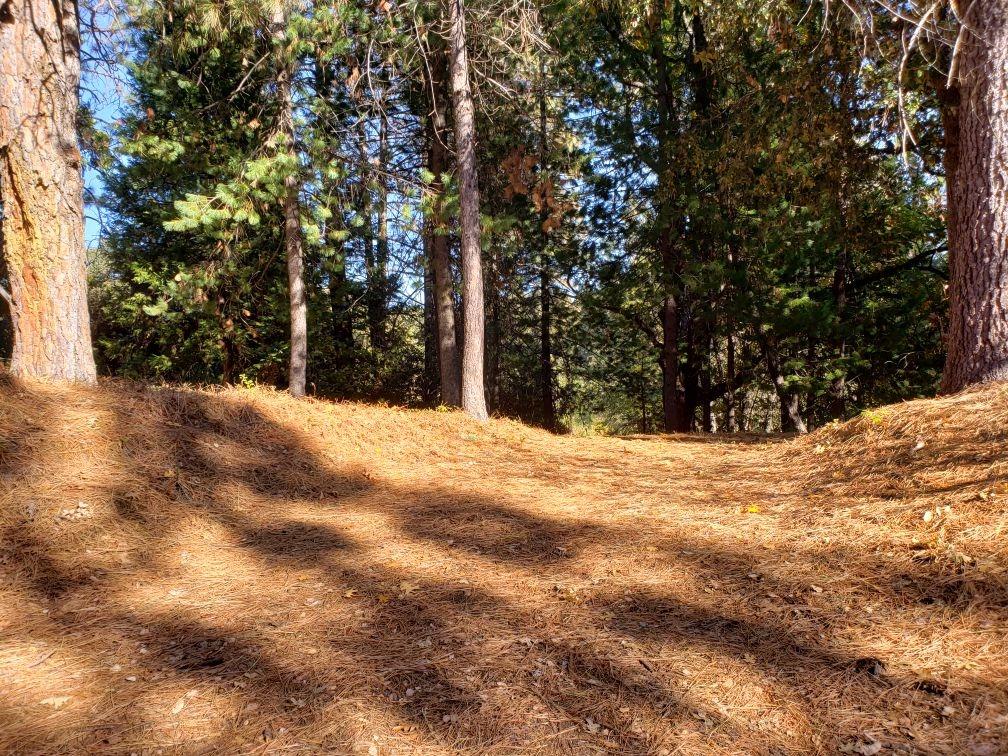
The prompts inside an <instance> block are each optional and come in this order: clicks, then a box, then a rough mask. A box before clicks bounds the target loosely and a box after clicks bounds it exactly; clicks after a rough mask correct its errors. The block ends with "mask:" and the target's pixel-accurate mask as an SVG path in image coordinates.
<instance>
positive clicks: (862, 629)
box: [0, 379, 1008, 754]
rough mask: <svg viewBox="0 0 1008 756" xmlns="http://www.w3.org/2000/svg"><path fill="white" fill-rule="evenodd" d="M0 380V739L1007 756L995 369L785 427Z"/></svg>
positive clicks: (113, 747)
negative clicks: (961, 383)
mask: <svg viewBox="0 0 1008 756" xmlns="http://www.w3.org/2000/svg"><path fill="white" fill-rule="evenodd" d="M3 381H4V382H3V385H2V386H0V528H2V530H0V752H38V753H54V752H81V753H83V752H87V753H94V752H110V753H119V752H122V753H142V752H156V751H157V749H163V750H164V751H165V752H168V751H180V752H185V753H195V752H269V753H274V752H282V751H287V752H313V751H319V752H337V753H355V752H358V753H365V754H385V753H424V754H428V753H439V752H444V753H449V752H451V753H457V752H472V753H527V752H556V753H571V754H585V753H595V752H612V753H667V754H673V753H681V754H703V753H718V754H722V753H723V754H728V753H738V754H760V753H766V754H770V753H830V752H833V753H836V752H846V753H855V754H857V753H860V754H874V753H908V754H909V753H949V754H962V753H965V754H998V753H1005V752H1008V554H1006V546H1005V544H1006V539H1008V506H1006V502H1008V487H1006V484H1008V446H1006V441H1008V388H1006V387H1004V386H993V387H988V388H985V389H982V390H980V391H977V392H974V393H972V394H965V395H961V396H957V397H951V398H947V399H942V400H935V401H929V402H917V403H909V404H905V405H900V406H895V407H890V408H883V409H882V410H879V411H876V412H873V413H869V414H868V415H866V416H863V417H861V418H859V419H857V420H855V421H852V422H851V423H848V424H846V425H840V426H836V427H833V428H830V429H826V430H824V431H821V432H819V433H817V434H814V435H813V436H812V437H810V438H807V439H800V440H796V441H789V442H783V443H762V442H759V441H758V440H757V441H754V440H752V439H748V440H743V439H727V440H726V439H711V438H700V437H676V438H671V437H669V438H661V439H646V438H643V439H640V438H638V439H604V438H592V439H582V438H557V437H552V436H549V435H547V434H544V433H541V432H539V431H536V430H534V429H529V428H526V427H523V426H520V425H518V424H515V423H511V422H506V421H493V422H490V423H488V424H486V425H483V426H481V425H479V424H476V423H474V422H472V421H470V420H468V419H467V418H465V417H463V416H461V415H458V414H455V413H438V412H409V411H403V410H396V409H388V408H375V407H367V406H363V405H356V404H330V403H324V402H315V401H310V400H308V401H301V402H298V401H294V400H292V399H289V398H287V397H286V396H284V395H282V394H278V393H275V392H271V391H263V390H228V391H195V390H174V389H167V388H143V387H136V386H130V385H125V384H115V383H105V384H103V385H102V386H101V387H100V388H98V389H94V390H82V389H75V390H67V389H56V388H47V387H43V386H27V385H20V384H13V383H11V382H10V381H9V380H8V379H3Z"/></svg>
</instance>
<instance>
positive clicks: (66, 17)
mask: <svg viewBox="0 0 1008 756" xmlns="http://www.w3.org/2000/svg"><path fill="white" fill-rule="evenodd" d="M79 82H80V36H79V33H78V21H77V6H76V4H75V3H74V2H71V0H52V2H38V1H37V0H6V2H2V3H0V203H2V209H3V220H2V227H0V228H2V233H0V238H2V243H3V255H4V260H5V262H6V266H7V273H8V279H9V281H10V291H9V292H8V291H7V290H5V289H0V296H2V297H3V299H5V300H6V303H7V306H8V307H9V308H10V313H11V322H12V326H13V333H14V344H13V352H12V355H11V371H12V372H13V373H14V374H15V375H19V376H25V377H32V378H43V379H48V380H56V381H70V382H82V383H93V382H94V381H95V364H94V355H93V354H92V351H91V329H90V321H89V317H88V303H87V276H86V272H85V254H84V201H83V179H82V176H81V155H80V151H79V149H78V146H77V125H76V119H77V107H78V91H77V89H78V84H79Z"/></svg>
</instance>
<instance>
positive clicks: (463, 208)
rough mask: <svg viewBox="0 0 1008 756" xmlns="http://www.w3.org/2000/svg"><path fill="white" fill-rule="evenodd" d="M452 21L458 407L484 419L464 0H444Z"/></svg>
mask: <svg viewBox="0 0 1008 756" xmlns="http://www.w3.org/2000/svg"><path fill="white" fill-rule="evenodd" d="M448 5H449V20H450V22H451V37H450V40H451V44H450V46H451V60H450V64H449V68H450V75H451V85H452V104H453V110H454V114H455V151H456V154H457V160H458V183H459V224H460V226H461V260H462V325H463V332H464V337H463V342H462V408H463V409H464V410H465V411H466V412H468V413H469V414H470V415H472V416H473V417H475V418H476V419H478V420H486V419H487V410H486V398H485V396H484V387H483V353H484V333H483V331H484V312H483V264H482V261H481V259H480V199H479V185H478V183H477V180H476V116H475V110H474V108H473V99H472V91H471V90H470V88H469V61H468V51H467V48H466V28H465V6H464V4H463V0H448Z"/></svg>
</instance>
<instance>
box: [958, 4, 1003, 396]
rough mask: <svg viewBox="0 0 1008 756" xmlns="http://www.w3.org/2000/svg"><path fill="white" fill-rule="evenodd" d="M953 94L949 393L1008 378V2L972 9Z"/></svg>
mask: <svg viewBox="0 0 1008 756" xmlns="http://www.w3.org/2000/svg"><path fill="white" fill-rule="evenodd" d="M965 7H966V11H965V18H964V19H963V28H962V30H961V32H960V34H961V38H960V44H959V52H958V60H957V61H956V66H957V69H956V70H957V73H956V76H955V83H956V90H957V91H956V92H950V93H946V96H945V97H944V99H945V107H944V108H943V122H944V125H945V139H946V147H945V172H946V186H947V195H948V213H947V216H948V238H949V314H950V318H949V320H950V322H949V329H948V336H947V346H948V357H947V360H946V362H945V373H944V375H943V377H942V390H943V391H945V392H953V391H958V390H960V389H962V388H964V387H966V386H969V385H971V384H975V383H982V382H985V381H992V380H1004V379H1008V0H979V1H978V2H973V3H967V4H965Z"/></svg>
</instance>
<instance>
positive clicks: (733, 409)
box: [725, 327, 739, 433]
mask: <svg viewBox="0 0 1008 756" xmlns="http://www.w3.org/2000/svg"><path fill="white" fill-rule="evenodd" d="M726 353H727V354H726V359H725V430H726V431H728V433H738V429H739V426H738V397H737V394H736V388H735V332H734V331H733V330H732V328H731V327H729V329H728V343H727V346H726Z"/></svg>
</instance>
